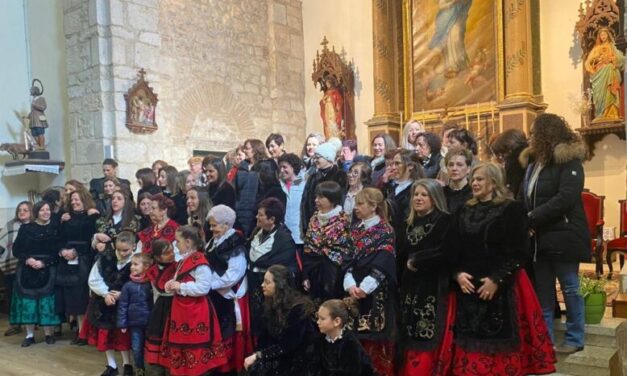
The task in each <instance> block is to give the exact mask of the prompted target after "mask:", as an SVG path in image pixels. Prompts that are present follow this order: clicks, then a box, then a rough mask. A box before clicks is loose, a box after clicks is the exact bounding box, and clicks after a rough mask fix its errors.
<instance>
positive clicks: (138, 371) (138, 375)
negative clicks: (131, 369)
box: [135, 368, 146, 376]
mask: <svg viewBox="0 0 627 376" xmlns="http://www.w3.org/2000/svg"><path fill="white" fill-rule="evenodd" d="M135 376H146V370H145V369H144V368H135Z"/></svg>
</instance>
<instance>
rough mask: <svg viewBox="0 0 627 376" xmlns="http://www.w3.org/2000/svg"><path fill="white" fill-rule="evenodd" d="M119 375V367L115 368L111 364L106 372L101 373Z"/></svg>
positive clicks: (104, 375) (107, 375)
mask: <svg viewBox="0 0 627 376" xmlns="http://www.w3.org/2000/svg"><path fill="white" fill-rule="evenodd" d="M117 375H118V369H117V368H113V367H111V366H107V368H105V370H104V372H103V373H101V374H100V376H117Z"/></svg>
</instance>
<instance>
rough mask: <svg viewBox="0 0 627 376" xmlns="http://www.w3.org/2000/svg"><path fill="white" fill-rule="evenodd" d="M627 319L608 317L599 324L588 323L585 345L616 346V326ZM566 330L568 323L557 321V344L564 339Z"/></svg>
mask: <svg viewBox="0 0 627 376" xmlns="http://www.w3.org/2000/svg"><path fill="white" fill-rule="evenodd" d="M624 321H625V319H621V318H614V317H607V318H604V319H603V320H601V323H599V324H586V326H585V333H586V337H585V345H586V346H589V345H592V346H598V347H610V348H614V349H615V348H616V328H617V327H618V326H619V325H620V324H621V323H622V322H624ZM565 331H566V323H565V322H563V321H556V322H555V332H554V334H555V345H556V346H558V345H560V344H561V343H562V341H563V339H564V332H565Z"/></svg>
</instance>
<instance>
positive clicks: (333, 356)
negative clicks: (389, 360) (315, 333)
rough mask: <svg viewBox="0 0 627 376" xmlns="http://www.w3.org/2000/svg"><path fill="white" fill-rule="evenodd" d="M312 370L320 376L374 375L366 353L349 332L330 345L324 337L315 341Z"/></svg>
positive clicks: (345, 332)
mask: <svg viewBox="0 0 627 376" xmlns="http://www.w3.org/2000/svg"><path fill="white" fill-rule="evenodd" d="M314 354H315V358H314V359H315V360H314V367H313V368H314V370H313V372H312V374H314V375H320V376H371V375H375V371H374V367H373V366H372V361H371V360H370V357H369V356H368V353H366V351H365V350H364V348H363V346H362V345H361V343H360V342H359V340H358V339H357V337H356V336H355V334H354V333H353V332H351V331H348V330H346V331H344V334H343V335H342V338H339V339H337V340H336V341H335V342H333V343H331V342H329V341H327V339H326V338H325V336H320V337H319V338H318V340H317V341H316V347H315V351H314Z"/></svg>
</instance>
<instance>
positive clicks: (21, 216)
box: [0, 201, 33, 336]
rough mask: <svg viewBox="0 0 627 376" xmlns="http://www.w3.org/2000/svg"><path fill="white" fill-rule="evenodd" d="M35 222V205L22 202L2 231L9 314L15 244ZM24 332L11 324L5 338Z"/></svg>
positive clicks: (0, 259) (0, 261) (0, 267)
mask: <svg viewBox="0 0 627 376" xmlns="http://www.w3.org/2000/svg"><path fill="white" fill-rule="evenodd" d="M32 220H33V204H31V203H30V202H29V201H22V202H20V203H19V204H17V206H16V207H15V216H14V217H13V219H11V220H10V221H8V222H7V224H6V225H5V226H4V228H3V229H2V231H0V271H2V285H3V286H4V296H5V299H4V300H5V303H6V306H7V312H11V301H12V299H13V292H14V291H13V285H14V282H15V271H16V269H17V263H18V260H17V258H16V257H15V255H14V254H13V244H14V242H15V237H16V236H17V234H18V231H19V230H20V227H21V226H22V225H24V224H27V223H30V222H31V221H32ZM20 332H22V329H21V327H20V326H19V325H11V324H9V328H8V329H7V330H6V331H5V332H4V335H5V336H13V335H16V334H18V333H20Z"/></svg>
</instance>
